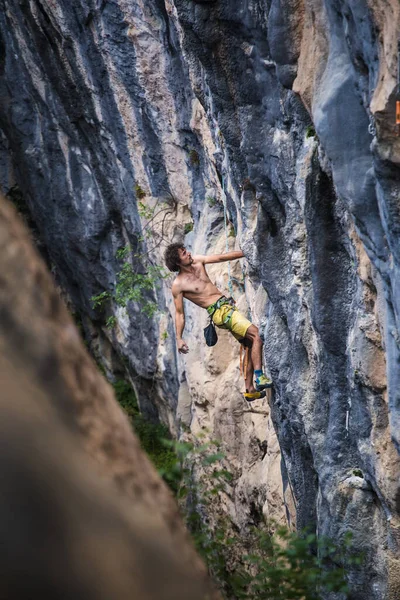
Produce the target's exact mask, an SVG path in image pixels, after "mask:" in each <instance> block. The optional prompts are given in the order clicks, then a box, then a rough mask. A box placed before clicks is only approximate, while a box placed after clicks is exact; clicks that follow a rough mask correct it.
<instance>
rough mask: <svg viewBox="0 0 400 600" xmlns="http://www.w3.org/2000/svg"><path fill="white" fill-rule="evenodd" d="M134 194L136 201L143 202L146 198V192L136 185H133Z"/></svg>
mask: <svg viewBox="0 0 400 600" xmlns="http://www.w3.org/2000/svg"><path fill="white" fill-rule="evenodd" d="M135 194H136V198H137V199H138V200H143V198H145V197H146V192H145V191H144V189H143V188H142V187H141V186H140V185H139V184H138V183H137V184H136V185H135Z"/></svg>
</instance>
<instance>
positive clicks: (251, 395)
mask: <svg viewBox="0 0 400 600" xmlns="http://www.w3.org/2000/svg"><path fill="white" fill-rule="evenodd" d="M243 396H244V399H245V400H247V402H253V400H259V399H260V398H265V390H262V391H261V392H244V393H243Z"/></svg>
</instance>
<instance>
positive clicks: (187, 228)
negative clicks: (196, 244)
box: [183, 223, 194, 235]
mask: <svg viewBox="0 0 400 600" xmlns="http://www.w3.org/2000/svg"><path fill="white" fill-rule="evenodd" d="M193 227H194V224H193V223H185V227H184V228H183V233H184V234H185V235H187V234H188V233H190V232H191V231H193Z"/></svg>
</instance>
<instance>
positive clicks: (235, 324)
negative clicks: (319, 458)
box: [212, 304, 251, 341]
mask: <svg viewBox="0 0 400 600" xmlns="http://www.w3.org/2000/svg"><path fill="white" fill-rule="evenodd" d="M231 310H232V306H231V305H230V304H223V305H222V306H221V307H220V308H217V310H216V311H215V313H214V314H213V316H212V320H213V322H214V324H215V325H216V326H217V327H219V328H220V329H228V331H230V332H231V334H232V335H233V336H234V337H235V338H236V339H237V340H239V341H241V340H242V339H243V338H244V336H245V335H246V331H247V330H248V328H249V327H250V325H251V323H250V321H249V320H248V319H246V317H244V316H243V315H242V314H241V313H240V312H239V311H238V310H237V309H235V310H234V311H233V313H232V317H231V318H230V319H229V320H228V322H227V323H224V321H225V319H226V317H227V316H228V314H229V312H230V311H231Z"/></svg>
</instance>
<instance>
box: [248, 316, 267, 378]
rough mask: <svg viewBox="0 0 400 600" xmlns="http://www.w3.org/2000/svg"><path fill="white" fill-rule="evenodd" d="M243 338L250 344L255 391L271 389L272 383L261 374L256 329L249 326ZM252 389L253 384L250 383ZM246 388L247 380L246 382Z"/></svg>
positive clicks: (258, 338)
mask: <svg viewBox="0 0 400 600" xmlns="http://www.w3.org/2000/svg"><path fill="white" fill-rule="evenodd" d="M245 338H246V339H247V340H250V342H251V360H252V369H253V371H254V372H255V375H256V386H255V389H257V390H263V389H266V388H269V387H271V385H272V382H271V380H270V379H268V377H266V376H265V375H264V373H263V372H262V357H261V353H262V340H261V338H260V335H259V333H258V328H257V327H256V326H255V325H250V327H249V328H248V329H247V331H246V336H245ZM251 385H252V387H253V382H252V383H251ZM246 387H247V380H246Z"/></svg>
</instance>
